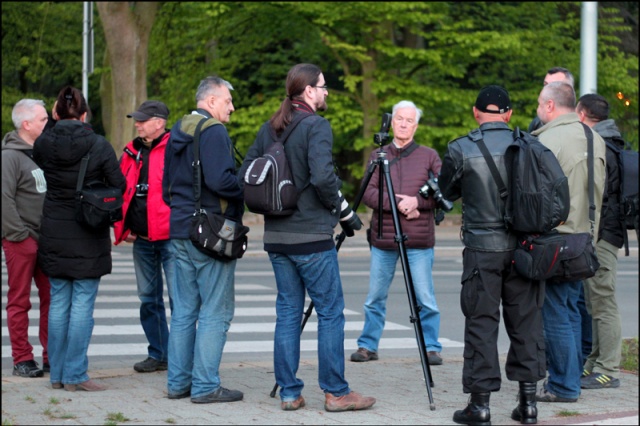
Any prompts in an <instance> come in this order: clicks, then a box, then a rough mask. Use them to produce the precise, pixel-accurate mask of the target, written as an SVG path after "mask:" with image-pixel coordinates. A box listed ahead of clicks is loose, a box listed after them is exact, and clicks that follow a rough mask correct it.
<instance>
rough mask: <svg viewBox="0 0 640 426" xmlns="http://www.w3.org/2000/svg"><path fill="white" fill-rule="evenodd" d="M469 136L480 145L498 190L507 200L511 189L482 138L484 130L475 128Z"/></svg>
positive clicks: (501, 196)
mask: <svg viewBox="0 0 640 426" xmlns="http://www.w3.org/2000/svg"><path fill="white" fill-rule="evenodd" d="M516 130H517V131H518V132H519V131H520V130H519V129H518V128H516ZM514 134H515V131H514ZM469 138H470V139H471V140H472V141H474V142H475V143H476V145H478V148H479V149H480V152H481V153H482V156H483V157H484V159H485V161H486V162H487V165H488V166H489V170H490V171H491V175H492V176H493V180H494V181H495V182H496V185H497V186H498V191H499V192H500V198H502V199H503V200H506V198H507V196H508V195H509V190H508V189H507V186H506V185H505V184H504V181H503V180H502V176H500V172H499V171H498V167H497V166H496V162H495V161H493V157H492V156H491V153H490V152H489V150H488V149H487V145H485V143H484V140H483V138H482V131H481V130H480V129H474V130H472V131H470V132H469Z"/></svg>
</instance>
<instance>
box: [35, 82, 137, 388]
mask: <svg viewBox="0 0 640 426" xmlns="http://www.w3.org/2000/svg"><path fill="white" fill-rule="evenodd" d="M54 109H55V111H54V116H57V118H58V121H57V122H56V124H55V126H54V127H53V128H51V129H49V130H47V131H45V132H44V133H42V135H41V136H40V137H39V138H38V139H37V140H36V141H35V143H34V146H33V158H34V160H35V162H36V163H37V164H38V166H40V168H41V169H42V170H43V171H44V176H45V179H46V181H47V195H46V198H45V201H44V206H43V217H42V225H41V227H40V233H41V235H40V243H39V247H38V262H39V263H40V266H41V268H42V270H43V271H44V273H45V274H46V275H47V276H49V280H50V282H51V307H50V309H49V343H48V345H49V362H50V364H51V373H50V380H51V385H52V387H53V388H54V389H60V388H62V387H63V386H64V388H65V389H66V390H68V391H75V390H77V389H80V390H85V391H98V390H104V389H105V388H104V387H103V386H101V385H99V384H97V383H95V382H93V381H92V380H90V379H89V376H88V375H87V369H88V366H89V360H88V357H87V350H88V348H89V341H90V340H91V334H92V332H93V324H94V321H93V309H94V306H95V300H96V296H97V294H98V284H99V283H100V277H102V276H103V275H106V274H109V273H111V233H110V228H109V226H108V225H107V226H105V227H103V228H99V229H95V228H88V227H85V226H83V225H81V224H80V223H78V222H76V219H75V216H76V199H75V193H76V184H77V180H78V174H79V170H80V163H81V159H82V157H84V156H85V155H87V154H89V157H90V158H89V163H88V167H87V172H86V176H85V182H89V181H94V180H99V181H103V182H105V183H106V184H108V185H109V186H114V187H117V188H120V189H121V190H122V191H124V190H125V187H126V183H125V179H124V176H123V175H122V172H121V171H120V167H119V164H118V159H117V157H116V154H115V151H114V150H113V148H112V147H111V145H110V144H109V142H108V141H107V140H106V139H105V138H104V137H102V136H100V135H97V134H96V133H94V131H93V129H92V128H91V126H90V125H89V124H87V123H86V121H87V116H88V113H89V109H88V106H87V103H86V101H85V99H84V97H83V95H82V92H80V91H79V90H78V89H76V88H74V87H70V86H68V87H65V88H64V89H62V91H61V92H60V94H59V95H58V99H57V101H56V104H55V106H54Z"/></svg>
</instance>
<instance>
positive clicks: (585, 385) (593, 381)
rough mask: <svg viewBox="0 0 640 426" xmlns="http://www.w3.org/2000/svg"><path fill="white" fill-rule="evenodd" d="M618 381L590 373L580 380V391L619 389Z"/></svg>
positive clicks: (603, 375) (600, 374) (604, 375)
mask: <svg viewBox="0 0 640 426" xmlns="http://www.w3.org/2000/svg"><path fill="white" fill-rule="evenodd" d="M619 387H620V379H616V378H615V377H611V376H607V375H606V374H602V373H591V374H589V375H588V376H586V377H582V378H581V379H580V388H581V389H604V388H619Z"/></svg>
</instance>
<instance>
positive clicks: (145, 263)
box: [114, 100, 175, 373]
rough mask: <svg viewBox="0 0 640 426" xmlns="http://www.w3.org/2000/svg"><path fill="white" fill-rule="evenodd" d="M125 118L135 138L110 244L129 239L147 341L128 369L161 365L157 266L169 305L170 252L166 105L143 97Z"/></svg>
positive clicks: (163, 349) (164, 336)
mask: <svg viewBox="0 0 640 426" xmlns="http://www.w3.org/2000/svg"><path fill="white" fill-rule="evenodd" d="M127 117H129V118H133V119H134V120H135V126H136V130H137V131H138V137H137V138H135V139H134V140H132V141H131V142H129V143H128V144H127V146H126V147H125V148H124V153H123V154H122V157H121V158H120V169H121V170H122V173H123V174H124V176H125V178H126V180H127V189H126V191H125V193H124V197H123V198H124V203H123V206H122V216H123V220H121V221H120V222H117V223H115V225H114V234H115V244H116V245H117V244H119V243H121V242H122V241H126V242H128V243H131V242H132V243H133V264H134V268H135V271H136V280H137V283H138V297H139V298H140V302H141V305H140V323H141V324H142V328H143V329H144V334H145V335H146V336H147V340H148V341H149V346H148V353H149V355H148V357H147V359H145V360H144V361H141V362H138V363H136V364H135V365H134V366H133V369H134V370H136V371H137V372H139V373H149V372H152V371H157V370H166V369H167V354H168V345H169V327H168V325H167V316H166V310H165V306H164V299H163V287H164V285H163V281H162V270H163V269H164V273H165V276H166V280H167V290H168V292H169V304H170V305H171V283H172V280H173V271H174V264H175V262H174V257H173V255H172V254H171V251H170V249H169V215H170V209H169V206H167V205H166V203H165V202H164V200H163V199H162V174H163V171H164V152H165V147H166V146H167V141H168V140H169V135H170V133H169V130H167V129H166V125H167V118H168V117H169V109H168V108H167V106H166V105H165V104H164V103H162V102H160V101H151V100H150V101H146V102H143V103H142V105H140V107H139V108H138V110H137V111H134V112H132V113H131V114H128V115H127Z"/></svg>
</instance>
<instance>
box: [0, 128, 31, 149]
mask: <svg viewBox="0 0 640 426" xmlns="http://www.w3.org/2000/svg"><path fill="white" fill-rule="evenodd" d="M2 149H3V150H4V149H17V150H27V149H33V146H32V145H29V144H28V143H26V142H25V141H24V140H22V138H21V137H20V136H19V135H18V131H17V130H14V131H12V132H9V133H7V134H6V135H5V137H4V139H3V140H2Z"/></svg>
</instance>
